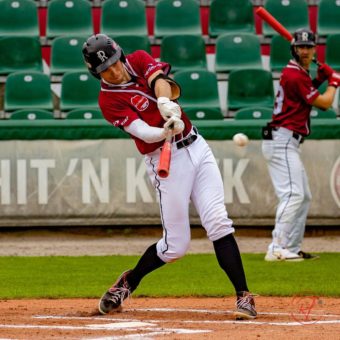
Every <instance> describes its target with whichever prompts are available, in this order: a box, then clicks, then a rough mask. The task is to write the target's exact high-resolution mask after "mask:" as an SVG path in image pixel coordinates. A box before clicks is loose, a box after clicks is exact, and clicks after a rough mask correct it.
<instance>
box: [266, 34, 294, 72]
mask: <svg viewBox="0 0 340 340" xmlns="http://www.w3.org/2000/svg"><path fill="white" fill-rule="evenodd" d="M269 57H270V58H269V60H270V69H271V71H272V72H281V71H282V69H283V68H284V67H286V65H287V64H288V62H289V60H290V59H292V55H291V54H290V42H289V41H287V40H286V39H284V38H283V37H281V36H280V35H276V36H274V37H273V38H272V40H271V42H270V56H269Z"/></svg>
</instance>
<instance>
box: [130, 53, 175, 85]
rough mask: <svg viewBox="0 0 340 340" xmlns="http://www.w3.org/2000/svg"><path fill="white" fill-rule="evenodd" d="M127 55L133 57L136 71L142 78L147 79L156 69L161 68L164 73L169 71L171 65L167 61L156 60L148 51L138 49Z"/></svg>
mask: <svg viewBox="0 0 340 340" xmlns="http://www.w3.org/2000/svg"><path fill="white" fill-rule="evenodd" d="M129 57H131V58H133V59H135V64H134V65H135V67H137V69H136V71H137V73H138V74H139V75H140V76H142V77H143V78H144V79H148V78H149V77H150V76H151V75H152V74H154V73H155V72H156V71H159V70H162V71H163V72H164V73H165V74H166V75H168V74H169V73H170V70H171V66H170V65H169V64H168V63H165V62H161V61H156V60H155V59H154V58H153V57H152V56H151V55H150V54H149V53H147V52H145V51H143V50H138V51H136V52H135V53H133V54H130V55H129Z"/></svg>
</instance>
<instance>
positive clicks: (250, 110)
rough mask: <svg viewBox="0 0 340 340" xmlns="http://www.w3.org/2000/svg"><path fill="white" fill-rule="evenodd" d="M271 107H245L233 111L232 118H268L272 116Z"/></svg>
mask: <svg viewBox="0 0 340 340" xmlns="http://www.w3.org/2000/svg"><path fill="white" fill-rule="evenodd" d="M272 114H273V108H269V107H260V106H256V107H246V108H243V109H240V110H237V111H236V112H235V115H234V118H235V119H236V120H240V119H242V120H243V119H246V120H248V119H250V120H254V119H266V120H270V119H271V118H272Z"/></svg>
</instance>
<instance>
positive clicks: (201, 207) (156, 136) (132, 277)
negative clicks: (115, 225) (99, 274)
mask: <svg viewBox="0 0 340 340" xmlns="http://www.w3.org/2000/svg"><path fill="white" fill-rule="evenodd" d="M83 55H84V59H85V62H86V64H87V66H88V69H89V71H90V72H91V74H92V75H94V76H95V77H96V78H98V79H101V91H100V94H99V105H100V108H101V110H102V113H103V116H104V117H105V118H106V120H107V121H109V122H110V123H111V124H112V125H113V126H115V127H117V128H120V129H122V130H124V131H126V132H127V133H128V134H129V135H130V136H131V138H132V139H133V140H134V142H135V144H136V147H137V149H138V150H139V152H140V153H141V154H143V155H145V163H146V167H147V172H148V175H149V178H150V180H151V182H152V184H153V186H154V188H155V190H156V193H157V196H158V201H159V207H160V216H161V222H162V226H163V237H162V238H161V239H160V240H159V241H158V242H157V243H155V244H153V245H151V246H150V247H149V248H148V249H147V250H146V251H145V253H144V254H143V256H142V257H141V258H140V260H139V262H138V263H137V265H136V267H135V268H133V269H132V270H127V271H125V272H124V273H123V274H122V275H121V276H120V277H119V278H118V280H117V281H116V282H115V283H114V284H113V286H112V287H111V288H110V289H109V290H108V291H107V292H106V293H105V294H104V295H103V296H102V298H101V299H100V302H99V311H100V313H102V314H106V313H109V312H111V311H117V310H119V309H120V308H121V305H122V303H123V300H124V299H126V298H127V297H128V296H129V295H130V294H131V293H132V292H133V291H134V290H135V289H136V288H137V286H138V285H139V283H140V281H141V280H142V279H143V277H144V276H145V275H147V274H148V273H150V272H152V271H153V270H155V269H157V268H159V267H161V266H163V265H164V264H165V263H169V262H173V261H175V260H177V259H179V258H181V257H182V256H184V254H185V253H186V251H187V250H188V247H189V242H190V222H189V203H190V201H192V202H193V204H194V205H195V207H196V209H197V212H198V213H199V215H200V218H201V222H202V225H203V227H204V228H205V230H206V232H207V236H208V237H209V239H210V240H211V241H212V242H213V245H214V249H215V252H216V256H217V259H218V262H219V264H220V266H221V268H222V269H223V270H224V271H225V272H226V274H227V275H228V277H229V279H230V280H231V282H232V284H233V285H234V287H235V291H236V296H237V299H236V307H237V308H236V311H235V316H236V318H239V319H253V318H255V317H256V310H255V303H254V298H253V295H252V294H250V293H249V290H248V286H247V283H246V278H245V274H244V270H243V265H242V261H241V257H240V253H239V249H238V246H237V243H236V241H235V239H234V236H233V232H234V228H233V225H232V221H231V219H229V217H228V214H227V212H226V209H225V205H224V191H223V183H222V178H221V175H220V171H219V169H218V166H217V163H216V161H215V158H214V156H213V154H212V152H211V150H210V148H209V146H208V144H207V143H206V141H205V140H204V138H203V137H202V136H201V135H200V134H199V133H198V131H197V129H196V128H195V127H194V126H192V124H191V122H190V120H189V119H188V117H187V116H186V115H185V113H184V112H183V111H182V110H181V108H180V106H179V105H178V104H177V102H176V99H177V98H178V97H179V96H180V88H179V86H178V85H177V84H176V83H175V82H174V81H173V80H172V79H171V78H169V77H168V74H169V71H170V65H169V64H167V63H164V62H157V61H156V60H155V59H153V58H152V57H151V56H150V55H149V54H148V53H146V52H145V51H141V50H139V51H136V52H134V53H132V54H129V55H126V56H125V55H124V53H123V51H122V49H121V48H120V46H119V45H117V44H116V43H115V42H114V41H113V40H112V39H110V38H109V37H107V36H106V35H104V34H97V35H93V36H91V37H90V38H88V40H87V41H86V42H85V43H84V46H83ZM168 133H172V136H173V138H172V139H173V141H172V156H171V171H170V174H169V176H168V177H167V178H161V177H159V176H158V175H157V171H156V170H157V166H158V162H159V156H160V151H161V147H162V145H163V143H164V139H165V137H166V135H167V134H168Z"/></svg>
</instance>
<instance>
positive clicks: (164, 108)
mask: <svg viewBox="0 0 340 340" xmlns="http://www.w3.org/2000/svg"><path fill="white" fill-rule="evenodd" d="M157 107H158V110H159V112H160V113H161V116H162V117H163V119H164V120H165V121H167V120H168V119H169V118H170V117H173V116H175V117H178V118H181V115H182V111H181V108H180V107H179V105H178V104H177V103H175V102H173V101H171V100H170V99H169V98H167V97H159V98H158V99H157Z"/></svg>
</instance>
